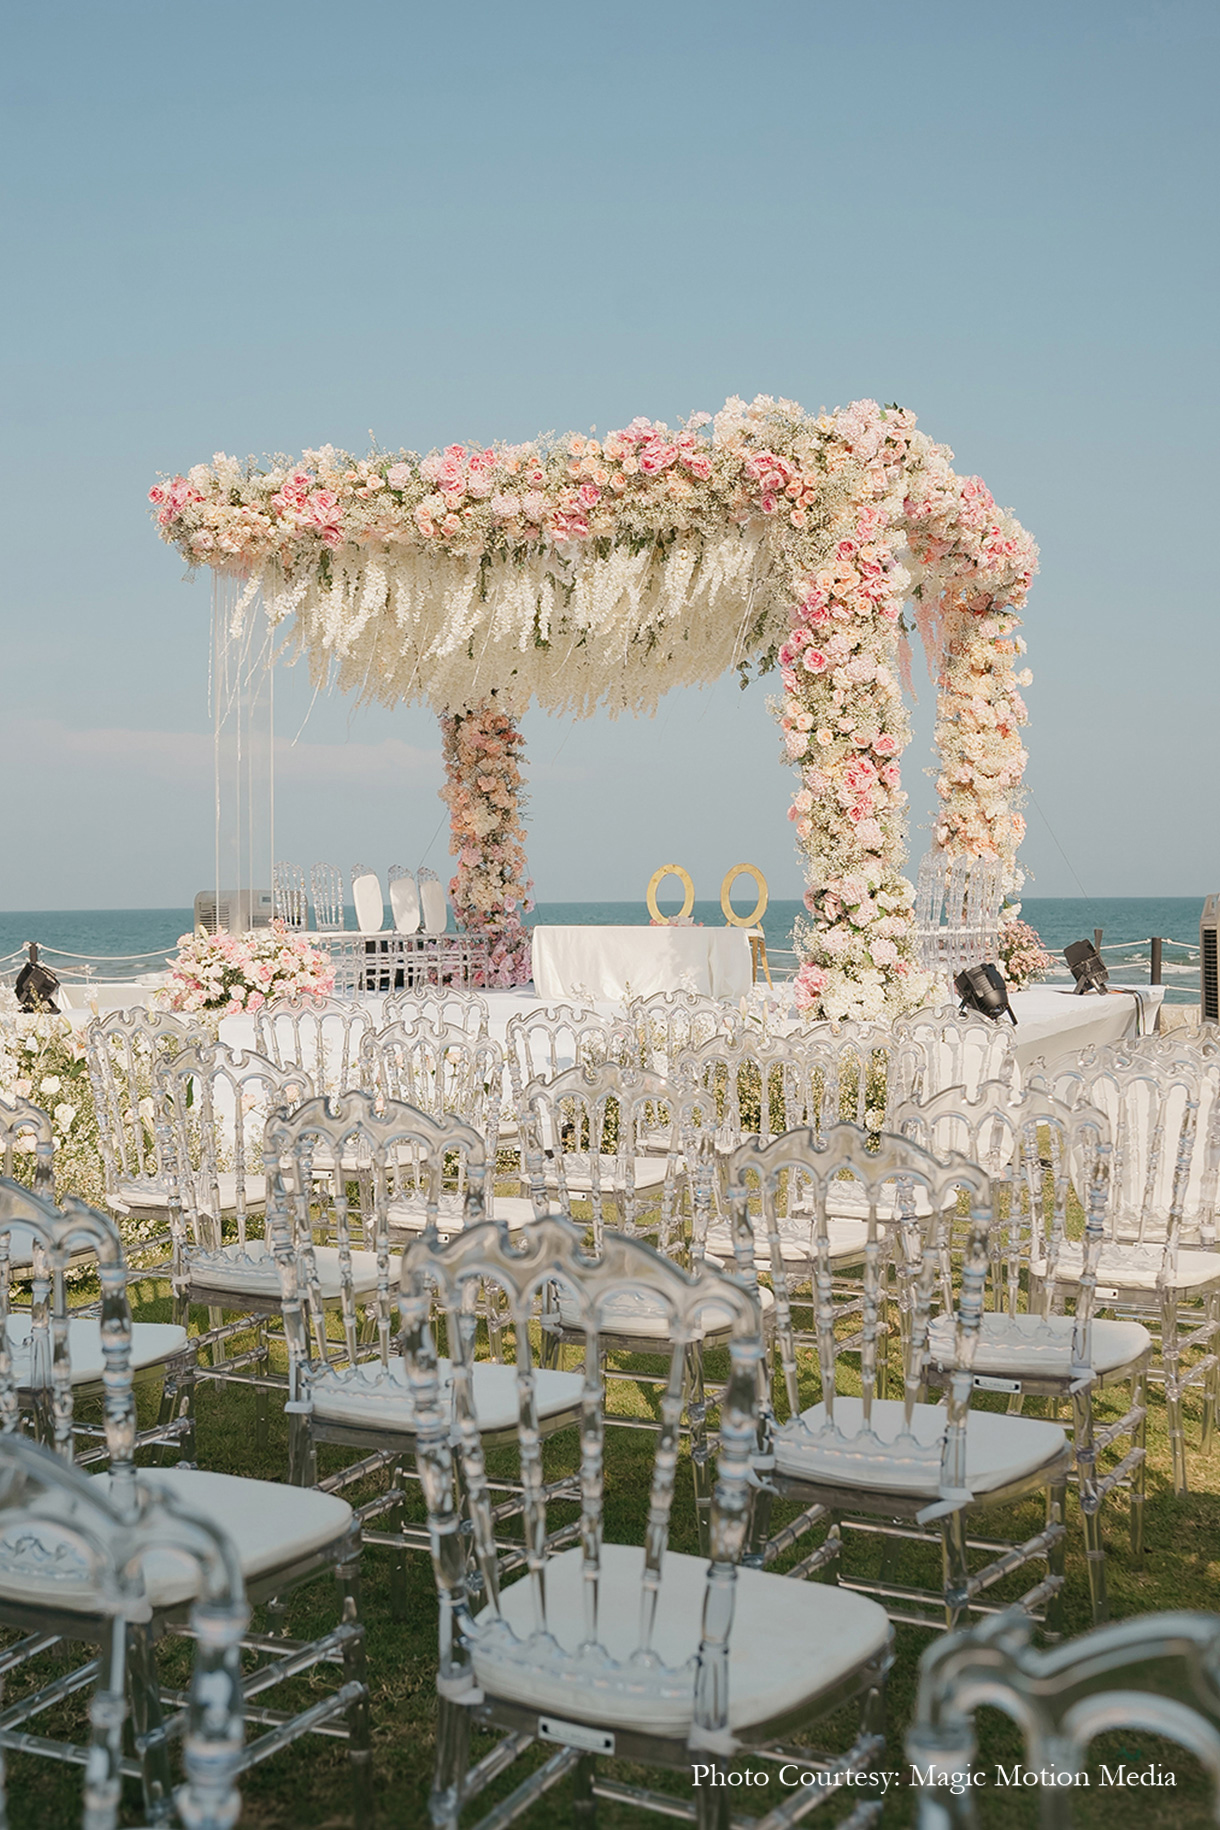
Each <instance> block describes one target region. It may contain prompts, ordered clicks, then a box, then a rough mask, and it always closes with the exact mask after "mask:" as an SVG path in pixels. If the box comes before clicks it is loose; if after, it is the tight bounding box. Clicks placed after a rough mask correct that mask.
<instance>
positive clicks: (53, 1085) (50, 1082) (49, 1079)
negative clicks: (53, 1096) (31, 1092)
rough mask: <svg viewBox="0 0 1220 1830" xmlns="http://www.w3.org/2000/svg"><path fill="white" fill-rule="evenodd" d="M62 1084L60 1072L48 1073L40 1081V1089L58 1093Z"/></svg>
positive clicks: (44, 1091)
mask: <svg viewBox="0 0 1220 1830" xmlns="http://www.w3.org/2000/svg"><path fill="white" fill-rule="evenodd" d="M62 1085H63V1082H62V1081H61V1080H60V1078H59V1075H58V1074H47V1075H46V1076H45V1077H44V1078H43V1079H42V1080H40V1081H39V1082H38V1091H39V1092H40V1093H58V1092H59V1089H60V1087H61V1086H62Z"/></svg>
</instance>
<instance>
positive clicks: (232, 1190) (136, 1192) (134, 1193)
mask: <svg viewBox="0 0 1220 1830" xmlns="http://www.w3.org/2000/svg"><path fill="white" fill-rule="evenodd" d="M237 1180H238V1178H237V1175H236V1172H235V1171H234V1170H232V1169H226V1170H222V1171H221V1172H220V1174H219V1175H218V1176H217V1177H216V1186H217V1190H218V1192H219V1194H220V1211H221V1212H222V1213H224V1214H231V1213H232V1212H233V1211H234V1210H235V1208H236V1206H237ZM241 1180H242V1184H243V1187H244V1191H245V1203H246V1206H247V1208H256V1207H262V1206H263V1205H264V1203H265V1201H266V1199H267V1179H266V1177H265V1176H261V1175H243V1176H242V1178H241ZM196 1200H197V1202H198V1206H199V1211H200V1212H201V1213H208V1212H210V1211H211V1207H212V1189H211V1185H210V1184H209V1185H207V1186H205V1187H200V1188H199V1190H198V1191H197V1194H196ZM113 1205H114V1206H115V1207H118V1208H123V1209H127V1210H129V1211H131V1212H135V1211H137V1210H138V1209H141V1208H143V1209H145V1210H146V1211H148V1212H149V1213H161V1212H167V1211H168V1209H169V1190H168V1189H167V1188H166V1187H164V1186H162V1185H161V1184H159V1183H156V1182H153V1181H147V1182H120V1183H119V1189H118V1196H117V1199H116V1200H115V1201H114V1202H113ZM184 1205H186V1203H184Z"/></svg>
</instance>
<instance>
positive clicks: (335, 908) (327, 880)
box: [309, 864, 346, 934]
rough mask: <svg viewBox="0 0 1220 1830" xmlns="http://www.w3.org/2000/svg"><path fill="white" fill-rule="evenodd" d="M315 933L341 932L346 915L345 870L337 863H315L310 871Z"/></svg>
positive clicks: (310, 891)
mask: <svg viewBox="0 0 1220 1830" xmlns="http://www.w3.org/2000/svg"><path fill="white" fill-rule="evenodd" d="M309 893H310V896H311V897H312V898H313V925H314V932H315V934H340V933H342V931H343V928H344V925H345V922H346V916H345V913H344V908H343V872H342V871H341V870H340V869H339V868H338V866H337V865H335V864H315V865H314V867H313V869H312V870H311V871H310V873H309Z"/></svg>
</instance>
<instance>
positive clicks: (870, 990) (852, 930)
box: [779, 401, 930, 1021]
mask: <svg viewBox="0 0 1220 1830" xmlns="http://www.w3.org/2000/svg"><path fill="white" fill-rule="evenodd" d="M913 424H914V421H913V419H912V417H911V416H910V415H909V414H905V413H901V412H897V411H894V410H889V411H888V412H887V411H883V410H882V409H880V408H878V407H877V406H876V404H875V403H874V402H871V401H870V402H861V403H857V406H856V407H855V408H849V409H848V410H847V411H846V412H845V413H840V414H837V415H836V416H835V422H834V432H835V437H836V442H837V443H838V444H839V453H838V457H839V462H840V463H843V462H848V463H851V464H852V465H853V467H858V468H859V470H860V472H861V473H862V489H861V493H862V494H864V495H865V500H863V501H860V500H859V498H858V496H857V499H856V500H855V501H853V502H852V503H851V505H850V506H849V507H848V508H847V509H846V510H845V511H844V512H843V513H842V514H841V516H840V517H839V526H838V530H837V531H838V535H839V538H838V540H837V541H836V542H835V544H834V545H833V547H832V549H831V554H830V557H829V558H828V559H827V560H826V562H825V563H824V564H823V565H822V566H820V567H819V568H818V569H817V570H816V571H815V572H814V573H813V574H812V575H811V576H807V577H805V578H803V579H799V580H798V585H797V590H798V596H797V599H796V602H795V603H794V604H793V607H792V628H791V632H790V635H789V637H788V640H787V642H786V643H785V644H784V646H783V648H782V649H781V650H780V654H779V661H780V667H781V679H782V681H783V686H784V692H785V695H786V697H785V699H784V701H783V703H782V706H781V708H780V710H781V719H780V722H781V726H782V728H783V730H784V733H785V745H786V748H787V752H788V756H789V758H790V759H791V760H792V761H793V762H797V763H799V765H800V775H801V785H800V787H799V789H798V790H797V794H796V797H795V799H794V801H793V804H792V807H791V809H790V812H789V817H790V818H791V819H792V820H793V821H794V822H795V824H796V834H797V839H798V841H799V844H800V848H801V850H802V852H803V853H804V854H805V861H806V877H807V880H808V883H809V888H808V890H807V891H806V892H805V907H806V909H807V910H808V912H809V917H810V919H809V920H807V921H805V920H802V921H799V922H798V923H797V929H796V945H797V950H798V958H799V959H800V962H801V963H800V966H799V968H798V971H797V978H796V1001H797V1004H798V1006H799V1007H800V1008H801V1009H802V1010H806V1011H808V1012H810V1013H811V1014H816V1015H820V1016H825V1017H830V1018H832V1019H842V1018H847V1017H854V1018H860V1019H863V1020H865V1021H867V1020H870V1019H877V1018H883V1017H894V1016H897V1015H899V1014H900V1013H901V1012H902V1011H904V1010H910V1009H914V1008H915V1007H916V1006H918V1005H919V1004H920V1003H922V1001H923V998H924V996H925V994H926V991H927V989H928V985H929V983H930V981H929V979H928V977H927V975H926V974H923V973H921V972H919V971H918V970H917V968H916V966H915V963H914V960H913V957H912V951H911V935H910V931H911V919H912V899H913V890H912V886H911V883H910V881H909V879H908V878H907V877H905V876H904V875H903V866H904V864H905V862H906V805H907V796H906V794H905V793H904V792H903V789H902V781H901V770H900V758H901V756H902V752H903V750H904V749H905V748H906V745H907V742H908V739H909V737H910V725H909V722H908V719H907V714H906V708H905V707H904V705H903V702H902V688H901V685H900V683H899V678H898V665H897V663H898V635H899V619H900V616H901V612H902V605H903V601H904V599H905V597H906V595H907V592H908V590H909V588H910V583H911V580H910V575H909V574H908V573H907V571H906V570H905V568H904V567H903V566H901V565H900V564H899V563H898V561H897V558H896V555H895V545H894V541H895V532H894V530H893V528H892V526H891V518H892V513H893V509H892V501H893V486H894V481H895V475H896V473H897V472H898V471H899V468H900V466H901V463H902V461H903V458H904V457H905V454H906V450H907V447H908V444H909V439H910V432H911V428H912V426H913ZM830 467H831V468H832V470H833V468H834V462H833V459H832V463H831V466H830Z"/></svg>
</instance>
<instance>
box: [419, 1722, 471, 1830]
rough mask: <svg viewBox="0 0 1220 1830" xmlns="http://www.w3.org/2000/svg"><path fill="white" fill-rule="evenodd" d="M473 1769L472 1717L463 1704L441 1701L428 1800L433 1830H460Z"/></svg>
mask: <svg viewBox="0 0 1220 1830" xmlns="http://www.w3.org/2000/svg"><path fill="white" fill-rule="evenodd" d="M469 1765H470V1716H469V1714H468V1713H467V1711H466V1710H465V1709H463V1707H462V1705H461V1704H460V1703H454V1702H452V1701H451V1700H450V1699H449V1698H448V1697H440V1698H438V1700H437V1713H436V1764H435V1766H434V1768H433V1779H432V1793H431V1796H430V1797H429V1799H428V1816H429V1818H430V1819H431V1822H432V1830H458V1823H459V1819H460V1818H461V1815H462V1791H463V1788H464V1785H465V1779H466V1770H467V1768H468V1767H469Z"/></svg>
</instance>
